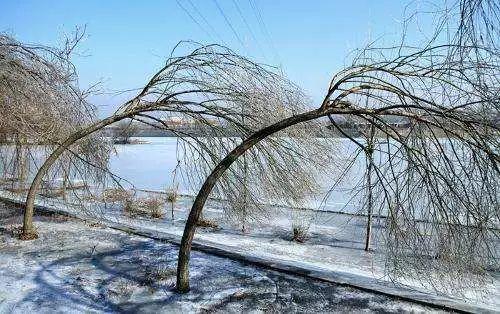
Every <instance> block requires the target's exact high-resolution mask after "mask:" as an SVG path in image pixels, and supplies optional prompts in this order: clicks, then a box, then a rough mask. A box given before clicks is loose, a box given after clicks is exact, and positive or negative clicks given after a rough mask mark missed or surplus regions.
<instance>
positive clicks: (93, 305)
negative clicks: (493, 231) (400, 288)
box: [0, 204, 434, 313]
mask: <svg viewBox="0 0 500 314" xmlns="http://www.w3.org/2000/svg"><path fill="white" fill-rule="evenodd" d="M21 221H22V219H21V212H20V210H19V209H15V208H14V207H13V206H7V205H4V204H0V261H1V262H0V313H80V312H85V313H89V312H140V313H150V312H164V313H176V312H212V311H215V312H238V313H240V312H245V313H246V312H256V313H258V312H322V313H324V312H362V311H377V312H394V313H399V312H432V311H434V309H432V308H429V307H425V306H421V305H416V304H413V303H410V302H404V301H400V300H396V299H392V298H390V297H386V296H383V295H378V294H372V293H368V292H363V291H361V290H357V289H353V288H349V287H342V286H338V285H335V284H330V283H325V282H320V281H315V280H312V279H307V278H304V277H297V276H291V275H285V274H283V273H279V272H275V271H271V270H267V269H262V268H258V267H255V266H251V265H246V264H244V263H241V262H237V261H233V260H230V259H227V258H220V257H216V256H212V255H208V254H204V253H200V252H196V251H194V252H193V253H192V258H191V278H192V279H191V280H192V290H191V291H190V292H189V293H188V294H185V295H179V294H177V293H175V291H174V289H173V284H174V281H175V262H176V257H177V256H176V254H177V250H178V248H177V247H176V246H174V245H172V244H169V243H161V242H159V241H154V240H151V239H147V238H143V237H138V236H132V235H130V234H127V233H124V232H119V231H116V230H112V229H109V228H106V227H105V226H103V225H99V224H86V223H83V222H82V221H79V220H74V219H70V218H67V217H63V216H58V215H45V216H36V217H35V224H36V226H37V230H38V233H39V236H40V237H39V238H38V239H37V240H33V241H19V240H17V238H16V236H15V235H16V233H17V232H18V231H17V230H18V229H17V228H18V227H19V226H20V223H21Z"/></svg>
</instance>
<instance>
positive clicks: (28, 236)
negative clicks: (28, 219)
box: [19, 231, 38, 241]
mask: <svg viewBox="0 0 500 314" xmlns="http://www.w3.org/2000/svg"><path fill="white" fill-rule="evenodd" d="M35 239H38V233H36V232H35V231H29V232H24V231H23V232H22V233H21V234H20V235H19V240H23V241H30V240H35Z"/></svg>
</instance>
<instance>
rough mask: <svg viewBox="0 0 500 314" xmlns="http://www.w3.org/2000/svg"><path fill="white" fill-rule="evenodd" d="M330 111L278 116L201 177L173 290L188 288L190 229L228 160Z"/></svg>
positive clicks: (186, 226)
mask: <svg viewBox="0 0 500 314" xmlns="http://www.w3.org/2000/svg"><path fill="white" fill-rule="evenodd" d="M330 113H332V108H331V107H330V108H320V109H315V110H311V111H308V112H305V113H302V114H299V115H296V116H293V117H290V118H287V119H284V120H281V121H279V122H277V123H275V124H273V125H270V126H268V127H265V128H263V129H261V130H259V131H257V132H256V133H254V134H252V135H251V136H250V137H249V138H247V139H246V140H244V141H243V142H242V143H241V144H240V145H238V146H237V147H236V148H234V149H233V150H232V151H231V152H230V153H229V154H228V155H227V156H226V157H225V158H224V159H222V160H221V161H220V162H219V164H218V165H217V166H216V167H215V168H214V170H213V171H212V172H211V173H210V175H209V176H208V177H207V178H206V179H205V182H204V183H203V185H202V187H201V189H200V190H199V192H198V194H197V195H196V198H195V201H194V203H193V206H192V207H191V211H190V212H189V216H188V219H187V221H186V225H185V227H184V233H183V235H182V240H181V245H180V248H179V257H178V260H177V286H176V288H177V291H179V292H181V293H185V292H188V291H189V258H190V254H191V245H192V242H193V237H194V233H195V231H196V223H197V222H198V219H199V218H200V215H201V213H202V210H203V206H204V205H205V202H206V200H207V198H208V196H209V195H210V192H211V191H212V189H213V187H214V186H215V184H216V183H217V181H218V180H219V179H220V177H221V176H222V175H223V174H224V172H225V171H226V170H227V169H228V168H229V167H230V166H231V164H232V163H233V162H234V161H235V160H236V159H238V157H240V156H241V155H243V153H245V152H246V151H247V150H249V149H250V148H252V147H253V146H254V145H255V144H257V143H258V142H260V141H261V140H263V139H265V138H266V137H268V136H270V135H272V134H274V133H276V132H278V131H281V130H283V129H285V128H287V127H290V126H292V125H295V124H297V123H300V122H305V121H309V120H314V119H316V118H319V117H322V116H326V115H328V114H330Z"/></svg>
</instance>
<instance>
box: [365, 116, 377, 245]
mask: <svg viewBox="0 0 500 314" xmlns="http://www.w3.org/2000/svg"><path fill="white" fill-rule="evenodd" d="M374 137H375V128H374V126H373V125H371V126H370V135H369V138H368V143H367V144H368V145H367V146H368V147H367V151H366V162H367V163H368V164H367V169H366V184H367V189H368V191H367V197H368V199H367V216H368V218H367V222H366V238H365V251H369V250H370V243H371V235H372V216H373V194H372V169H373V150H374V142H373V141H374Z"/></svg>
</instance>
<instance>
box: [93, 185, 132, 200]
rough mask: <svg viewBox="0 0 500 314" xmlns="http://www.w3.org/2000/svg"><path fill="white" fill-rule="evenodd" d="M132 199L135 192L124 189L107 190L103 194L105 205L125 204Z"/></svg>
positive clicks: (102, 198)
mask: <svg viewBox="0 0 500 314" xmlns="http://www.w3.org/2000/svg"><path fill="white" fill-rule="evenodd" d="M132 198H133V192H132V191H127V190H124V189H115V188H113V189H106V190H104V192H102V194H101V201H103V202H104V203H120V202H123V203H125V202H127V201H129V200H130V199H132Z"/></svg>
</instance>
